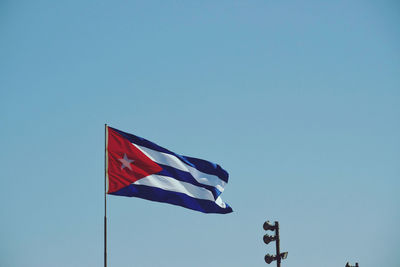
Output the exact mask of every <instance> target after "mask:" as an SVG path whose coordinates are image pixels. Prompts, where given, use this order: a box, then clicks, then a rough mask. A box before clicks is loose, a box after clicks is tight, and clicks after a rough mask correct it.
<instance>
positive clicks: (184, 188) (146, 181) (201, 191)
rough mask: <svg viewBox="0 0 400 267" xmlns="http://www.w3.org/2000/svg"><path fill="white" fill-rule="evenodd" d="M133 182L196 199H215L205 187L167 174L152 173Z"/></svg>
mask: <svg viewBox="0 0 400 267" xmlns="http://www.w3.org/2000/svg"><path fill="white" fill-rule="evenodd" d="M133 184H136V185H146V186H151V187H156V188H160V189H164V190H167V191H173V192H178V193H183V194H186V195H188V196H190V197H194V198H198V199H205V200H211V201H215V199H214V196H213V194H212V193H211V192H210V191H208V190H207V189H205V188H203V187H198V186H195V185H192V184H189V183H186V182H181V181H178V180H176V179H174V178H171V177H167V176H162V175H155V174H153V175H149V176H146V177H144V178H142V179H140V180H137V181H136V182H134V183H133Z"/></svg>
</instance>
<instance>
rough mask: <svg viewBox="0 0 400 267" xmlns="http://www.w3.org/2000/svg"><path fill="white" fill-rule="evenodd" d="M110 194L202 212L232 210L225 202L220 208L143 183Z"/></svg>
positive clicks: (206, 201) (211, 203)
mask: <svg viewBox="0 0 400 267" xmlns="http://www.w3.org/2000/svg"><path fill="white" fill-rule="evenodd" d="M111 195H118V196H128V197H139V198H143V199H147V200H151V201H156V202H166V203H169V204H173V205H177V206H181V207H185V208H188V209H192V210H196V211H200V212H204V213H220V214H225V213H230V212H232V208H231V207H230V206H229V205H228V204H226V203H225V204H226V208H221V207H220V206H218V205H217V204H216V203H215V202H213V201H209V200H205V199H197V198H193V197H190V196H188V195H186V194H183V193H178V192H172V191H167V190H163V189H160V188H157V187H150V186H145V185H134V184H131V185H129V186H127V187H124V188H122V189H120V190H118V191H117V192H114V193H111Z"/></svg>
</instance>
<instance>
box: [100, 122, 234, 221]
mask: <svg viewBox="0 0 400 267" xmlns="http://www.w3.org/2000/svg"><path fill="white" fill-rule="evenodd" d="M106 130H107V133H106V138H107V140H106V143H107V144H106V175H107V184H108V190H107V193H108V194H111V195H118V196H127V197H139V198H144V199H148V200H152V201H158V202H165V203H170V204H173V205H178V206H182V207H185V208H189V209H192V210H197V211H200V212H204V213H223V214H224V213H230V212H232V208H231V207H230V206H229V205H228V204H226V203H224V202H223V201H222V199H221V197H220V195H221V193H222V192H223V191H224V187H225V185H226V184H227V183H228V173H227V172H226V171H225V170H224V169H222V168H221V167H220V166H219V165H218V164H215V163H212V162H209V161H206V160H202V159H197V158H192V157H187V156H182V155H178V154H176V153H174V152H171V151H169V150H167V149H165V148H163V147H161V146H159V145H157V144H155V143H152V142H150V141H148V140H146V139H143V138H141V137H138V136H135V135H133V134H129V133H125V132H122V131H120V130H117V129H114V128H111V127H108V126H107V128H106Z"/></svg>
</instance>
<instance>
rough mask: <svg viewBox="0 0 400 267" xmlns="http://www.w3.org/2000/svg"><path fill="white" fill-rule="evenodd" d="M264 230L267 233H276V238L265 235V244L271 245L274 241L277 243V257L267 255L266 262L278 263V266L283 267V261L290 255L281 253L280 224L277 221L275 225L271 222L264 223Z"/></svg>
mask: <svg viewBox="0 0 400 267" xmlns="http://www.w3.org/2000/svg"><path fill="white" fill-rule="evenodd" d="M263 228H264V230H265V231H275V236H271V235H268V234H265V235H264V237H263V240H264V243H265V244H267V245H268V244H269V243H270V242H272V241H275V242H276V243H275V244H276V254H275V255H270V254H267V255H265V257H264V260H265V262H266V263H268V264H270V263H271V262H273V261H276V266H277V267H280V266H281V260H282V259H286V258H287V255H288V253H287V252H283V253H280V247H279V245H280V242H279V241H280V240H279V223H278V222H277V221H275V224H271V223H270V222H269V221H266V222H264V224H263Z"/></svg>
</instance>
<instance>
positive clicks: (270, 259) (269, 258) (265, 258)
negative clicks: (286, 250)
mask: <svg viewBox="0 0 400 267" xmlns="http://www.w3.org/2000/svg"><path fill="white" fill-rule="evenodd" d="M264 260H265V262H266V263H268V264H270V263H271V262H273V261H274V260H276V256H274V255H270V254H267V255H265V257H264Z"/></svg>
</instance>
